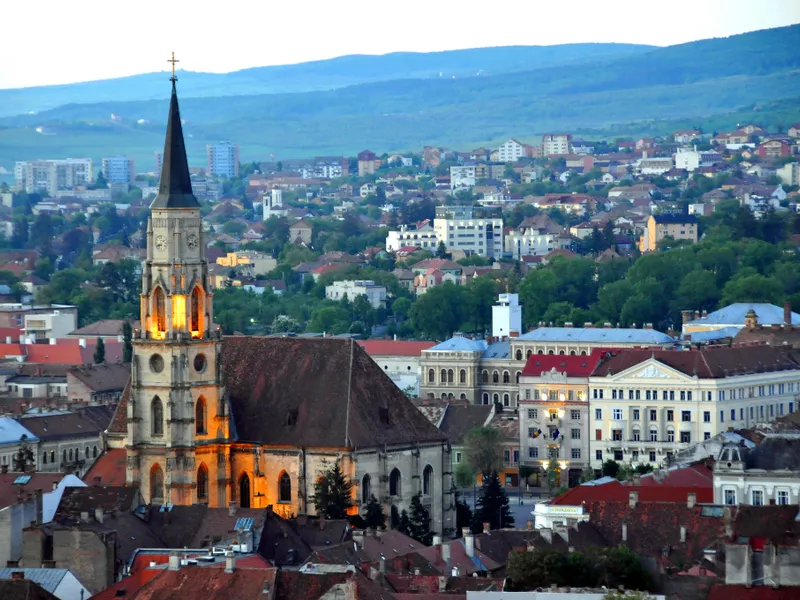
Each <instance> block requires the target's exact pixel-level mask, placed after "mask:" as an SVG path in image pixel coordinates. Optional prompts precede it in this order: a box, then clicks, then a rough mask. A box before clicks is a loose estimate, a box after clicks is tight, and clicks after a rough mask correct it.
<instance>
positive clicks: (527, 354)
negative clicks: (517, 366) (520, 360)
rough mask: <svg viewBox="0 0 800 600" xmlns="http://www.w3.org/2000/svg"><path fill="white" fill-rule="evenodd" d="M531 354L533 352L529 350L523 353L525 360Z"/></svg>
mask: <svg viewBox="0 0 800 600" xmlns="http://www.w3.org/2000/svg"><path fill="white" fill-rule="evenodd" d="M531 354H533V350H531V349H530V348H529V349H528V351H527V352H526V353H525V358H530V357H531Z"/></svg>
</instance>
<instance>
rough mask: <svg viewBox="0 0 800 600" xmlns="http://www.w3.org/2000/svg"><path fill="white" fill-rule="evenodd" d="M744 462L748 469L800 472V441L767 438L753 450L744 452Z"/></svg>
mask: <svg viewBox="0 0 800 600" xmlns="http://www.w3.org/2000/svg"><path fill="white" fill-rule="evenodd" d="M744 462H745V467H746V468H748V469H767V470H773V469H789V470H792V471H800V440H799V439H792V438H767V439H765V440H764V441H763V442H761V443H760V444H759V445H758V446H756V447H755V448H754V449H753V450H750V451H746V452H745V456H744Z"/></svg>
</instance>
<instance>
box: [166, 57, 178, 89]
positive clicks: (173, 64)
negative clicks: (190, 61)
mask: <svg viewBox="0 0 800 600" xmlns="http://www.w3.org/2000/svg"><path fill="white" fill-rule="evenodd" d="M167 62H168V63H172V77H170V78H169V80H170V81H171V82H173V83H175V82H176V81H178V78H177V77H175V63H179V62H181V61H179V60H178V59H177V58H175V53H174V52H173V53H172V58H168V59H167Z"/></svg>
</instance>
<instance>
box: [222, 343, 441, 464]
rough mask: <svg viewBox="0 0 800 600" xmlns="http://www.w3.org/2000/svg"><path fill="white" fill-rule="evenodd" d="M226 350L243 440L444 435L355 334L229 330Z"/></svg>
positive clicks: (366, 440)
mask: <svg viewBox="0 0 800 600" xmlns="http://www.w3.org/2000/svg"><path fill="white" fill-rule="evenodd" d="M222 357H223V369H224V376H225V385H226V389H227V392H228V394H229V396H230V403H231V412H232V414H233V418H234V422H235V425H236V431H237V435H238V438H239V439H240V440H242V441H252V442H264V443H269V444H271V445H289V446H313V447H329V448H330V447H334V448H341V447H354V446H358V447H362V448H363V447H374V446H382V445H384V444H400V443H409V442H438V441H443V440H444V435H443V434H441V433H440V432H439V431H438V430H437V429H436V428H435V427H434V426H433V425H431V424H430V423H429V422H428V421H427V420H426V419H425V417H424V416H423V415H422V414H420V412H419V411H418V410H417V409H416V408H415V407H414V405H413V404H412V403H411V402H410V401H409V399H408V398H407V397H406V396H405V394H403V393H402V392H401V391H400V390H399V389H398V388H397V386H396V385H395V384H394V383H393V382H392V380H391V379H389V377H388V376H387V375H386V374H385V373H384V372H383V370H382V369H381V368H380V367H379V366H378V365H376V364H375V362H374V361H373V360H372V359H371V358H370V357H369V355H368V354H367V353H366V352H365V351H364V350H363V349H362V348H361V347H360V346H359V345H358V344H357V343H355V342H354V341H352V340H349V339H336V338H315V339H308V338H268V337H245V336H234V337H226V338H224V340H223V346H222Z"/></svg>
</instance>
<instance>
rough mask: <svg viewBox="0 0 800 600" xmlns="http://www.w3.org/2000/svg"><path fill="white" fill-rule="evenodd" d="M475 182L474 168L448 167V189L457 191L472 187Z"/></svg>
mask: <svg viewBox="0 0 800 600" xmlns="http://www.w3.org/2000/svg"><path fill="white" fill-rule="evenodd" d="M475 181H476V175H475V166H474V165H464V166H458V167H450V189H451V190H453V191H458V190H461V189H470V188H472V187H474V185H475Z"/></svg>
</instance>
